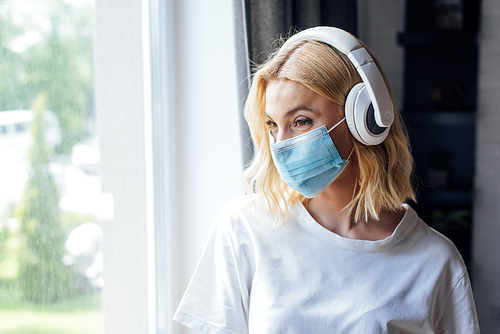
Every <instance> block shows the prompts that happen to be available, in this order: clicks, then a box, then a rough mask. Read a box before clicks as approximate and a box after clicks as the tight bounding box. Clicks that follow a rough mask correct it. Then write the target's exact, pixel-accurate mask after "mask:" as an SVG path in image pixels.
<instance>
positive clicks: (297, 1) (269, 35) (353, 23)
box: [233, 0, 357, 166]
mask: <svg viewBox="0 0 500 334" xmlns="http://www.w3.org/2000/svg"><path fill="white" fill-rule="evenodd" d="M233 7H234V29H235V39H236V41H235V42H236V43H235V47H236V68H237V79H238V84H239V86H238V101H239V112H240V129H241V131H240V133H241V143H242V152H243V164H244V165H245V166H246V165H247V164H248V163H249V162H250V160H251V158H252V156H253V146H252V141H251V138H250V133H249V130H248V126H247V124H246V122H245V120H244V118H243V106H244V104H245V100H246V97H247V94H248V90H249V87H250V79H251V70H252V66H253V65H252V64H256V65H257V64H261V63H262V62H263V61H265V60H266V59H267V57H268V54H269V51H271V50H272V48H273V45H272V44H273V42H274V41H275V40H276V39H277V38H279V37H286V36H288V34H289V33H290V32H291V31H292V30H291V29H294V30H304V29H307V28H310V27H313V26H318V25H326V26H334V27H338V28H342V29H344V30H347V31H349V32H350V33H352V34H354V35H356V34H357V12H356V1H353V0H234V1H233Z"/></svg>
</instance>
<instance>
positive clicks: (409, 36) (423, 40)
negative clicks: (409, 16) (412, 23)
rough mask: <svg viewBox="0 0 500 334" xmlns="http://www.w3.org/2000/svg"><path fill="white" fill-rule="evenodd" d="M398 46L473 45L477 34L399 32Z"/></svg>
mask: <svg viewBox="0 0 500 334" xmlns="http://www.w3.org/2000/svg"><path fill="white" fill-rule="evenodd" d="M398 44H399V45H402V46H446V47H448V46H450V45H458V44H459V45H467V44H468V45H475V44H477V33H475V32H470V31H443V32H441V31H439V32H400V33H399V34H398Z"/></svg>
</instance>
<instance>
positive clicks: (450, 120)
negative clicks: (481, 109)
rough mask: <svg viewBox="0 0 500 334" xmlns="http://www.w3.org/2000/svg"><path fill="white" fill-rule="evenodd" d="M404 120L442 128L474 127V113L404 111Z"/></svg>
mask: <svg viewBox="0 0 500 334" xmlns="http://www.w3.org/2000/svg"><path fill="white" fill-rule="evenodd" d="M402 115H403V118H404V120H405V121H407V122H411V123H425V124H429V123H431V124H433V125H440V126H463V125H474V124H475V122H476V114H475V113H474V112H473V111H403V112H402Z"/></svg>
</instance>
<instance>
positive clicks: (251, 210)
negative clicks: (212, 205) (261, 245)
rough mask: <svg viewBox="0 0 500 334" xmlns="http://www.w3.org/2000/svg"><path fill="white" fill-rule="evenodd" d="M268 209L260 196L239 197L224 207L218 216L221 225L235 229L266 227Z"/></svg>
mask: <svg viewBox="0 0 500 334" xmlns="http://www.w3.org/2000/svg"><path fill="white" fill-rule="evenodd" d="M267 211H268V210H267V209H266V206H265V204H264V203H263V201H262V198H261V197H260V195H259V194H253V195H242V196H238V197H236V198H234V199H232V200H230V201H229V202H227V203H226V204H225V205H223V206H222V207H221V208H220V210H219V213H218V214H217V218H216V222H217V224H219V225H224V226H226V227H230V228H234V227H237V226H240V225H243V226H247V227H255V226H261V225H266V224H263V223H266V222H267V220H268V219H269V215H267V214H266V213H267Z"/></svg>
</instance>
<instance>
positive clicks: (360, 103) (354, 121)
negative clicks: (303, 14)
mask: <svg viewBox="0 0 500 334" xmlns="http://www.w3.org/2000/svg"><path fill="white" fill-rule="evenodd" d="M306 40H315V41H319V42H323V43H325V44H328V45H331V46H333V47H334V48H336V49H337V50H339V51H340V52H342V53H344V54H345V55H347V57H348V58H349V59H350V60H351V62H352V63H353V64H354V67H356V70H357V71H358V73H359V75H360V76H361V78H362V79H363V82H362V83H359V84H357V85H355V86H354V87H352V88H351V90H350V91H349V94H347V99H346V101H345V117H346V120H347V125H348V127H349V130H350V131H351V133H352V135H353V136H354V138H356V139H357V140H358V141H360V142H361V143H363V144H365V145H378V144H380V143H382V142H383V141H384V140H385V138H386V137H387V135H388V134H389V129H390V127H391V124H392V122H393V121H394V106H393V104H392V100H391V97H390V95H389V91H388V90H387V86H386V84H385V82H384V79H383V78H382V74H381V73H380V71H379V70H378V68H377V65H376V64H375V62H374V61H373V59H372V57H371V56H370V54H369V53H368V51H366V49H365V48H363V46H362V45H361V44H360V43H359V42H358V40H357V39H356V38H354V36H352V35H351V34H349V33H348V32H346V31H344V30H342V29H338V28H333V27H315V28H310V29H307V30H304V31H301V32H299V33H298V34H296V35H293V36H292V37H290V38H289V39H288V40H287V41H286V42H285V44H283V46H282V47H281V50H280V53H281V52H282V51H283V50H285V49H286V48H287V47H288V46H289V45H290V44H292V43H295V42H300V41H306Z"/></svg>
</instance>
